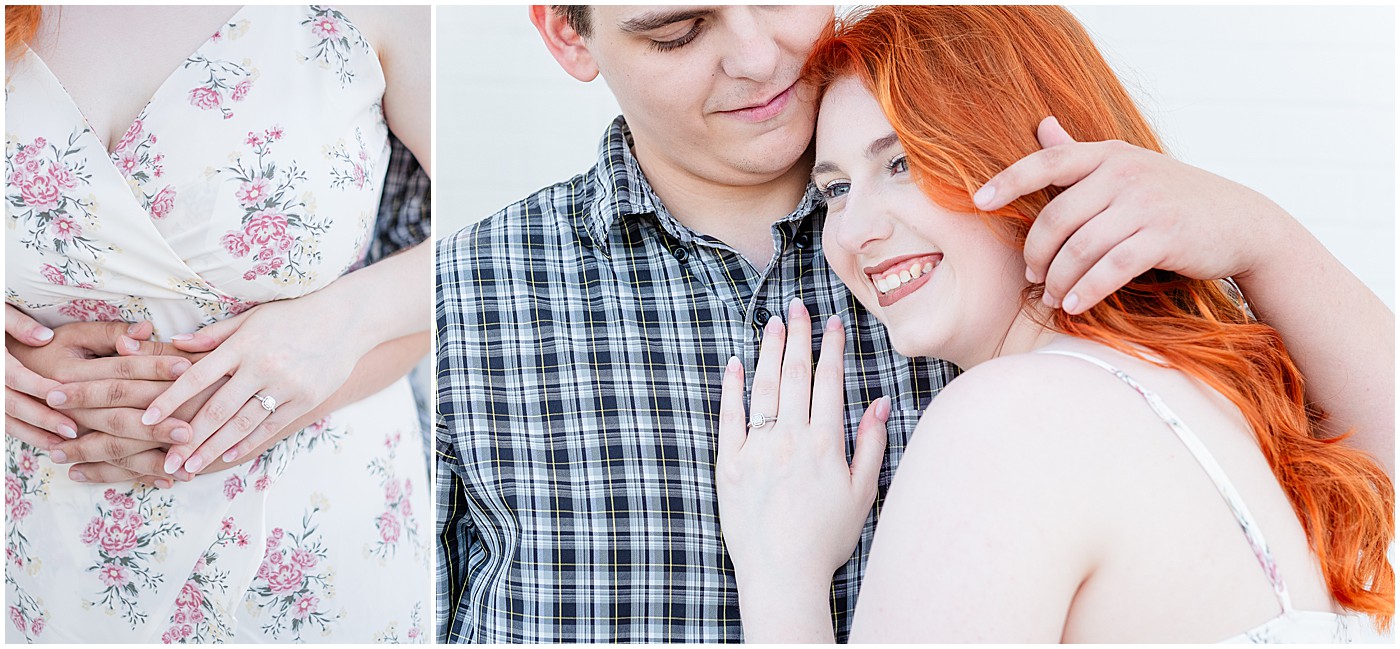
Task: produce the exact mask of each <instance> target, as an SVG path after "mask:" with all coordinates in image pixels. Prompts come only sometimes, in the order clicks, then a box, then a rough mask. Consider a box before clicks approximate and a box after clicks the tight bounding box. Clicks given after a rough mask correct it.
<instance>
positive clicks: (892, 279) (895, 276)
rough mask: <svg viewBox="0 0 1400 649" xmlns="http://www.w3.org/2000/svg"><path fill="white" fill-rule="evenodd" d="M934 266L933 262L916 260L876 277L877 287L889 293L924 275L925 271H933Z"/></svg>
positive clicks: (882, 291)
mask: <svg viewBox="0 0 1400 649" xmlns="http://www.w3.org/2000/svg"><path fill="white" fill-rule="evenodd" d="M933 266H934V264H933V262H923V263H920V262H914V263H912V264H910V265H908V266H907V267H904V268H900V269H898V270H891V271H889V272H888V273H885V274H884V275H881V276H880V277H876V278H874V282H875V289H876V290H878V291H880V292H881V293H889V292H890V291H893V290H895V289H897V288H899V287H901V286H903V285H905V284H908V283H909V282H912V281H914V280H915V279H918V278H919V277H921V276H923V274H924V273H929V272H932V271H933Z"/></svg>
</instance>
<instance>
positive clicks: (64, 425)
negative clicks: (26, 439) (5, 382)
mask: <svg viewBox="0 0 1400 649" xmlns="http://www.w3.org/2000/svg"><path fill="white" fill-rule="evenodd" d="M5 416H6V418H7V419H6V420H7V421H8V420H9V419H15V420H18V421H22V422H24V423H27V424H29V425H30V426H33V427H35V428H39V429H41V430H46V431H48V432H50V433H54V434H57V435H58V436H60V437H66V438H69V439H72V438H74V437H77V436H78V426H77V423H76V422H74V421H73V420H72V419H70V418H68V417H67V416H64V415H63V414H62V413H59V412H56V411H54V410H53V409H52V408H50V407H48V406H47V405H45V404H44V402H42V401H39V400H38V399H35V398H34V397H31V396H29V395H27V394H22V393H20V392H18V391H15V390H10V389H8V388H7V389H6V390H5ZM7 432H8V431H7Z"/></svg>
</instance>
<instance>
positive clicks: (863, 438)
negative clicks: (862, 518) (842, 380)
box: [851, 397, 890, 503]
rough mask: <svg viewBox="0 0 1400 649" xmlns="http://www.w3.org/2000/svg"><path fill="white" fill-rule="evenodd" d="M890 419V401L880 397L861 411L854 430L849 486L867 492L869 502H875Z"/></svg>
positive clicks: (887, 398)
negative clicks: (858, 423)
mask: <svg viewBox="0 0 1400 649" xmlns="http://www.w3.org/2000/svg"><path fill="white" fill-rule="evenodd" d="M889 419H890V398H889V397H880V398H879V399H876V400H875V403H872V404H870V407H869V408H866V409H865V415H864V416H863V417H861V419H860V428H858V429H857V430H856V448H855V453H854V454H853V455H852V457H851V484H853V485H856V486H857V487H860V488H861V489H865V490H868V491H867V492H866V493H867V494H868V496H869V499H870V502H871V503H874V502H875V493H876V490H877V489H878V487H879V480H880V464H881V463H882V462H883V461H884V459H885V444H886V442H887V441H888V439H887V437H888V436H887V433H886V431H885V423H886V422H888V421H889Z"/></svg>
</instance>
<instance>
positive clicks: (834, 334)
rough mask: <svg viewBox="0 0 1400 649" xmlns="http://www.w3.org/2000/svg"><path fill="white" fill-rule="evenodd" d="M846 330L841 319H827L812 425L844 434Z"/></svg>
mask: <svg viewBox="0 0 1400 649" xmlns="http://www.w3.org/2000/svg"><path fill="white" fill-rule="evenodd" d="M845 353H846V331H845V329H844V328H843V327H842V326H841V318H840V317H839V316H831V317H830V318H827V319H826V325H825V326H823V327H822V349H821V357H820V358H818V359H817V370H816V373H815V375H814V377H813V380H812V414H811V418H812V423H813V424H814V425H820V426H824V427H827V428H829V429H834V430H836V431H838V432H839V433H840V434H842V435H843V439H844V431H845V429H846V426H845V411H846V408H845V405H846V385H845V383H846V369H845V368H846V365H845V358H844V356H845Z"/></svg>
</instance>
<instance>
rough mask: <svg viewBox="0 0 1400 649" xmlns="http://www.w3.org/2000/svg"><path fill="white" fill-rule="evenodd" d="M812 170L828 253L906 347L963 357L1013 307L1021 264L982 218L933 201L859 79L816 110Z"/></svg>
mask: <svg viewBox="0 0 1400 649" xmlns="http://www.w3.org/2000/svg"><path fill="white" fill-rule="evenodd" d="M816 137H817V161H816V165H815V166H814V167H813V169H812V180H813V182H815V183H816V185H817V187H818V188H819V189H820V190H821V192H822V195H823V196H824V197H825V198H826V201H827V219H826V230H825V233H824V237H823V238H824V240H825V242H826V245H825V251H826V258H827V260H828V261H829V262H830V263H831V266H832V268H834V269H835V270H836V274H837V275H838V276H840V277H841V280H842V281H844V282H845V283H846V284H847V285H848V286H850V288H851V292H852V293H853V294H854V295H855V296H856V298H857V299H859V300H860V301H861V303H862V304H864V305H865V306H866V308H868V309H870V312H871V313H873V314H874V315H875V317H876V318H879V320H880V321H881V322H883V323H884V324H885V326H886V327H887V328H888V329H889V331H890V339H891V341H892V342H893V343H894V346H895V349H897V350H898V351H899V352H900V353H901V354H904V355H906V356H935V357H938V358H944V359H947V360H950V361H952V362H954V363H956V364H958V365H960V366H963V367H969V366H971V365H975V364H977V363H979V362H981V361H984V360H987V359H989V358H991V357H992V356H994V355H995V353H996V349H997V346H998V345H999V343H1000V342H1001V340H1002V338H1003V336H1004V335H1005V334H1006V332H1007V331H1008V330H1009V329H1010V327H1011V324H1012V322H1013V321H1014V320H1015V318H1016V315H1017V313H1019V311H1020V308H1021V305H1022V301H1021V289H1022V288H1024V287H1025V286H1026V280H1025V264H1024V261H1023V260H1022V258H1021V254H1020V252H1019V251H1017V250H1014V249H1013V248H1012V247H1011V246H1009V245H1008V244H1007V243H1006V242H1004V241H1002V240H1001V239H1000V238H999V237H997V236H996V234H994V233H993V232H992V230H991V228H990V227H988V225H987V224H986V223H985V222H983V220H982V219H980V218H979V217H977V216H975V215H971V214H960V213H955V212H950V211H948V210H946V209H944V208H942V207H939V206H938V205H936V204H934V203H933V201H932V200H930V199H929V197H928V196H927V195H925V194H924V192H923V191H922V190H921V189H920V188H919V186H918V184H917V183H915V182H914V178H913V177H912V175H911V174H910V171H909V165H908V163H907V162H906V160H905V155H904V147H903V145H902V144H901V143H900V141H899V138H898V137H897V136H896V135H895V132H894V128H893V127H892V126H890V123H889V120H888V119H886V117H885V113H884V111H883V110H882V109H881V107H880V104H879V103H878V102H877V101H876V100H875V97H874V96H873V95H871V93H870V91H869V90H867V89H866V88H865V86H864V85H862V84H861V82H860V81H859V80H857V79H854V78H845V79H841V80H839V81H837V82H836V83H833V84H832V85H831V86H830V87H829V88H828V89H827V91H826V95H825V97H824V98H823V100H822V104H821V110H820V112H819V113H818V117H817V136H816Z"/></svg>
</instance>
